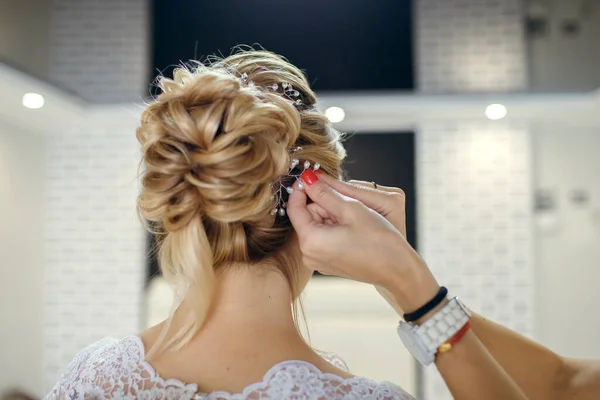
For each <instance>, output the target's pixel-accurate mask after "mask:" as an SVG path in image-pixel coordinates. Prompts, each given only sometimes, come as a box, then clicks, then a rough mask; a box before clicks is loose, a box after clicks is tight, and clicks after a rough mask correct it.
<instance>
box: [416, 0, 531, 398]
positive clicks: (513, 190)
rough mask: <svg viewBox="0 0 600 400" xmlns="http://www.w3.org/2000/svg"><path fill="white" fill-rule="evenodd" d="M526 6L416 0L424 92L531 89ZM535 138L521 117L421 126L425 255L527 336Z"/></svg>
mask: <svg viewBox="0 0 600 400" xmlns="http://www.w3.org/2000/svg"><path fill="white" fill-rule="evenodd" d="M521 7H522V1H521V0H418V1H416V2H415V12H414V15H415V27H416V28H415V54H416V62H415V65H416V71H415V72H416V76H417V86H418V90H419V91H421V92H426V93H465V92H466V93H477V92H489V93H495V92H508V91H522V90H524V89H525V88H526V87H527V62H526V54H525V51H526V49H525V40H524V33H523V22H522V9H521ZM481 112H482V115H483V109H482V110H481ZM509 112H510V110H509ZM529 140H530V139H529V132H528V128H527V126H525V125H521V124H519V123H515V122H513V123H508V122H502V121H495V122H492V121H483V120H481V121H468V120H467V121H436V122H425V123H422V124H421V125H420V126H419V127H418V131H417V150H416V151H417V187H418V195H417V199H418V202H419V205H418V218H417V221H418V234H419V250H420V252H421V254H422V255H423V257H424V258H425V260H426V261H427V262H428V263H429V265H430V266H431V268H432V269H433V270H434V272H435V274H436V276H437V277H438V279H439V280H440V282H441V283H442V284H445V285H447V286H448V287H449V288H450V290H451V291H452V292H453V293H454V294H456V295H459V296H461V297H462V298H463V299H464V300H465V301H466V303H467V304H468V305H469V306H471V307H472V308H473V309H474V310H476V311H479V312H481V313H483V314H484V315H485V316H486V317H488V318H491V319H494V320H496V321H498V322H500V323H502V324H505V325H506V326H509V327H511V328H513V329H516V330H517V331H519V332H521V333H524V334H527V335H530V334H532V333H533V317H534V313H533V310H534V309H533V307H534V281H533V276H534V260H533V234H532V230H531V221H532V211H533V209H532V204H531V201H532V200H531V199H532V197H533V193H532V181H531V173H530V169H531V149H530V143H529ZM422 378H423V379H422V385H421V386H422V387H421V391H422V393H423V397H424V399H430V400H431V399H436V400H439V399H445V398H448V399H450V398H451V396H450V394H449V393H448V391H447V389H446V386H445V384H444V383H443V381H442V380H441V378H440V377H439V374H438V372H437V371H436V370H435V368H429V369H426V370H424V372H423V377H422Z"/></svg>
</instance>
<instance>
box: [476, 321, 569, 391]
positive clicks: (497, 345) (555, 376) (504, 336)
mask: <svg viewBox="0 0 600 400" xmlns="http://www.w3.org/2000/svg"><path fill="white" fill-rule="evenodd" d="M471 326H472V328H473V332H474V333H475V334H476V335H477V337H478V338H479V340H480V341H481V343H483V345H484V346H485V347H486V348H487V350H488V351H489V352H490V354H491V355H492V356H493V357H494V359H495V360H496V361H497V362H498V364H500V365H501V366H502V368H503V369H504V370H505V371H506V373H507V374H509V375H510V376H511V377H512V378H513V380H514V381H515V382H516V383H517V384H518V385H519V386H520V387H521V389H523V391H524V392H525V394H526V395H527V397H528V398H529V399H531V400H536V399H540V400H542V399H543V400H553V399H557V400H558V399H566V398H568V399H571V398H572V397H570V396H568V390H569V386H570V385H569V382H570V381H571V378H572V375H573V374H572V372H573V371H572V370H571V369H570V368H568V367H567V365H566V364H565V362H564V360H563V359H562V358H561V357H560V356H558V355H557V354H555V353H553V352H552V351H550V350H548V349H547V348H545V347H543V346H541V345H539V344H538V343H535V342H534V341H531V340H529V339H527V338H525V337H523V336H521V335H519V334H518V333H516V332H513V331H511V330H510V329H507V328H505V327H503V326H501V325H499V324H496V323H494V322H492V321H489V320H487V319H485V318H484V317H481V316H479V315H477V314H473V316H472V318H471Z"/></svg>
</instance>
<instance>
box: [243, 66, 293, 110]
mask: <svg viewBox="0 0 600 400" xmlns="http://www.w3.org/2000/svg"><path fill="white" fill-rule="evenodd" d="M240 80H241V81H242V83H244V84H247V85H248V86H250V87H254V86H256V85H255V83H254V81H248V74H247V73H245V72H244V73H243V74H242V75H241V76H240ZM280 87H281V89H282V91H283V95H284V96H285V97H287V98H288V99H290V100H292V101H293V102H294V105H296V106H300V105H302V100H300V99H299V98H298V97H300V92H299V91H297V90H296V89H294V88H293V87H292V85H291V84H290V83H289V82H281V84H277V83H274V84H272V85H268V86H266V87H265V88H266V89H271V90H273V91H274V92H277V91H278V90H279V88H280Z"/></svg>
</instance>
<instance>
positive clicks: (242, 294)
mask: <svg viewBox="0 0 600 400" xmlns="http://www.w3.org/2000/svg"><path fill="white" fill-rule="evenodd" d="M204 325H205V327H206V329H213V328H221V327H228V328H234V329H235V328H236V327H239V328H242V331H247V330H253V331H261V330H267V329H268V330H269V331H271V332H272V331H273V330H277V331H279V332H280V333H284V332H296V327H295V324H294V319H293V315H292V308H291V291H290V288H289V285H288V282H287V280H286V279H285V277H283V275H282V274H281V273H279V272H277V271H273V270H270V269H261V267H259V266H252V267H243V268H235V269H232V270H230V271H227V272H224V273H221V274H219V276H218V277H217V278H216V281H215V296H214V298H213V301H212V304H211V308H210V312H209V315H208V318H207V320H206V322H205V324H204Z"/></svg>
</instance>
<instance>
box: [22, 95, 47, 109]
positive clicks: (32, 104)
mask: <svg viewBox="0 0 600 400" xmlns="http://www.w3.org/2000/svg"><path fill="white" fill-rule="evenodd" d="M23 106H25V107H27V108H42V107H44V96H42V95H41V94H39V93H25V95H24V96H23Z"/></svg>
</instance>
